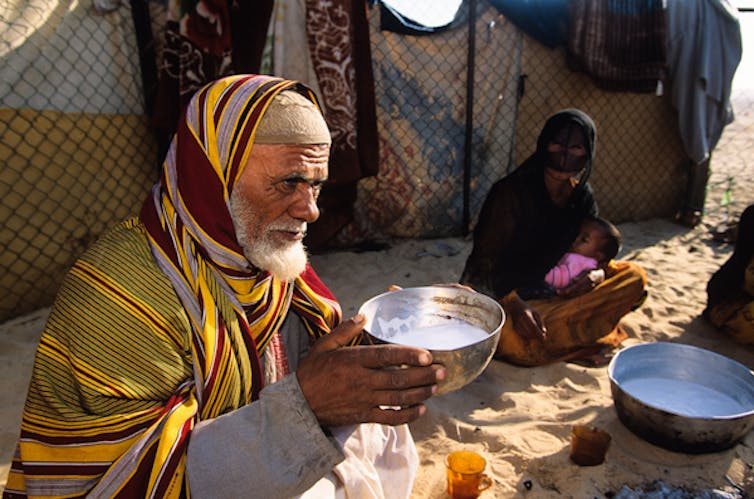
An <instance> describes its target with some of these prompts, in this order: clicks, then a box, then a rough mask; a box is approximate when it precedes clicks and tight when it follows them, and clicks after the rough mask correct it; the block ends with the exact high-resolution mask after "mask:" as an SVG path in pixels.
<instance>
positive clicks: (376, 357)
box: [354, 345, 432, 369]
mask: <svg viewBox="0 0 754 499" xmlns="http://www.w3.org/2000/svg"><path fill="white" fill-rule="evenodd" d="M354 348H356V349H358V350H359V355H360V361H361V362H360V363H361V365H362V366H364V367H368V368H372V369H382V368H385V367H397V366H402V365H407V366H428V365H430V364H432V354H431V353H429V352H428V351H427V350H424V349H423V348H416V347H407V346H403V345H370V346H363V347H354Z"/></svg>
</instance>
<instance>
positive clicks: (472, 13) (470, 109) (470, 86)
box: [463, 0, 476, 237]
mask: <svg viewBox="0 0 754 499" xmlns="http://www.w3.org/2000/svg"><path fill="white" fill-rule="evenodd" d="M468 8H469V13H468V18H469V42H468V54H467V56H466V59H467V70H466V136H465V143H464V165H463V236H464V237H465V236H466V235H468V233H469V224H470V223H471V222H470V220H471V216H470V213H469V211H470V210H469V205H470V204H471V201H470V194H469V193H470V185H471V146H472V138H473V131H474V52H475V38H476V0H469V2H468Z"/></svg>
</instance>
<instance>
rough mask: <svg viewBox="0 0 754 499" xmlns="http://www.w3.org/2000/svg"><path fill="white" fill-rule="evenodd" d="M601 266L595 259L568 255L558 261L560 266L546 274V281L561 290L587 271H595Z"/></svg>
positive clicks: (574, 254)
mask: <svg viewBox="0 0 754 499" xmlns="http://www.w3.org/2000/svg"><path fill="white" fill-rule="evenodd" d="M598 266H599V262H597V260H595V259H594V258H590V257H588V256H584V255H579V254H578V253H566V254H565V255H563V256H562V257H561V259H560V261H558V264H557V265H555V266H554V267H553V268H551V269H550V271H549V272H547V274H545V281H546V282H547V283H548V284H550V285H551V286H553V287H554V288H555V289H557V290H560V289H562V288H564V287H566V286H567V285H568V284H570V282H571V281H572V280H573V278H574V277H576V276H577V275H579V274H580V273H582V272H583V271H585V270H593V269H596V268H597V267H598Z"/></svg>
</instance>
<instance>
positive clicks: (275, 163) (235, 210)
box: [230, 144, 330, 281]
mask: <svg viewBox="0 0 754 499" xmlns="http://www.w3.org/2000/svg"><path fill="white" fill-rule="evenodd" d="M329 155H330V146H328V145H287V144H286V145H277V144H255V145H254V146H252V149H251V153H250V154H249V160H248V162H247V164H246V166H245V167H244V170H243V172H242V173H241V176H240V177H239V179H238V181H237V182H236V185H235V187H234V190H233V192H232V193H231V198H230V210H231V217H232V219H233V225H234V226H235V230H236V236H237V238H238V242H239V243H240V245H241V247H243V249H244V255H246V258H247V259H248V260H249V261H250V262H251V263H252V264H254V265H255V266H256V267H258V268H261V269H264V270H267V271H269V272H271V273H272V274H274V275H275V276H276V277H278V278H279V279H281V280H284V281H290V280H292V279H294V278H295V277H296V276H298V275H299V274H300V273H301V272H302V271H303V270H304V268H305V266H306V261H307V257H306V250H305V248H304V245H303V239H304V236H305V235H306V227H307V224H309V223H312V222H314V221H315V220H317V218H319V209H318V208H317V197H318V196H319V192H320V190H321V188H322V184H323V183H324V181H325V180H326V179H327V161H328V158H329Z"/></svg>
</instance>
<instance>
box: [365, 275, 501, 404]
mask: <svg viewBox="0 0 754 499" xmlns="http://www.w3.org/2000/svg"><path fill="white" fill-rule="evenodd" d="M359 312H360V313H363V314H364V315H365V316H366V319H367V323H366V326H365V327H364V332H365V337H366V339H367V341H368V342H369V343H373V344H379V343H398V344H406V342H405V341H404V338H402V336H403V335H404V334H405V333H406V332H408V331H418V330H423V328H432V329H433V330H434V331H436V334H437V335H436V336H434V337H430V338H427V340H432V341H429V342H428V343H427V344H426V345H429V346H425V345H422V344H414V346H420V347H422V348H426V349H427V350H429V351H430V352H431V353H432V357H433V359H434V362H436V363H439V364H443V365H444V366H445V371H446V373H447V374H446V377H445V379H444V380H443V381H442V382H440V383H439V385H438V391H437V394H443V393H448V392H452V391H454V390H458V389H459V388H461V387H463V386H465V385H467V384H468V383H470V382H471V381H473V380H474V379H475V378H476V377H477V376H479V375H480V374H481V373H482V371H484V368H485V367H487V364H489V362H490V360H491V359H492V356H493V354H494V353H495V349H496V348H497V343H498V340H499V339H500V330H501V329H502V327H503V323H504V321H505V312H503V308H502V307H501V306H500V304H499V303H497V302H496V301H495V300H493V299H492V298H490V297H488V296H486V295H483V294H481V293H475V292H473V291H469V290H466V289H461V288H454V287H443V286H426V287H416V288H405V289H401V290H397V291H390V292H387V293H383V294H381V295H378V296H375V297H374V298H371V299H370V300H368V301H366V302H364V304H363V305H362V306H361V308H360V309H359ZM454 325H457V326H459V328H460V327H468V326H475V327H477V328H479V329H481V330H483V333H482V334H481V335H480V339H479V340H478V341H476V342H473V343H470V344H466V345H464V346H459V347H458V348H451V349H446V348H442V347H437V345H438V344H439V343H442V342H447V341H449V340H450V339H451V338H452V336H453V335H454V333H457V332H458V331H459V329H458V328H455V329H454V330H452V331H448V330H447V326H454ZM443 330H445V332H443ZM484 333H486V334H484ZM443 334H444V335H445V336H441V335H443ZM432 345H434V346H435V347H432Z"/></svg>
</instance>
